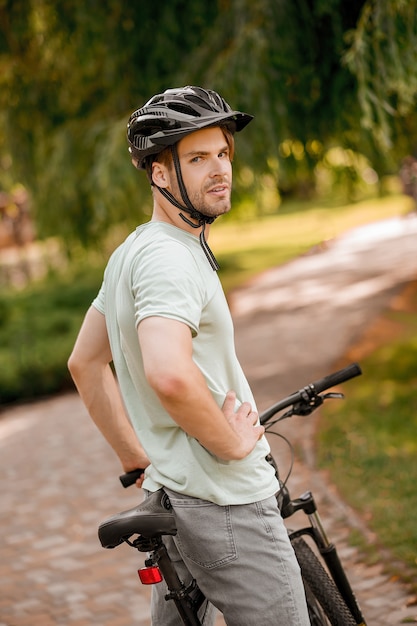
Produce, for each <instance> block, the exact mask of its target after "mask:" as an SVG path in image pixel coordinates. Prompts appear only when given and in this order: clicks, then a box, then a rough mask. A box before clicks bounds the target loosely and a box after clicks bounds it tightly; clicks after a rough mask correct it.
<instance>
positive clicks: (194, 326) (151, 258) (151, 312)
mask: <svg viewBox="0 0 417 626" xmlns="http://www.w3.org/2000/svg"><path fill="white" fill-rule="evenodd" d="M131 281H132V283H131V284H132V293H133V297H134V303H135V322H136V326H137V325H138V324H139V323H140V322H141V321H142V320H143V319H145V318H146V317H152V316H158V317H166V318H169V319H173V320H178V321H180V322H183V323H184V324H187V326H189V327H190V329H191V332H192V334H193V335H194V336H195V335H197V334H198V329H199V324H200V319H201V311H202V308H203V302H204V292H205V289H204V284H203V280H202V277H201V274H200V271H199V269H198V266H197V264H196V262H195V259H194V257H193V255H192V253H191V252H190V250H189V249H188V248H187V247H186V246H184V245H183V244H182V243H180V242H177V241H169V242H167V241H164V242H163V244H162V243H159V244H157V245H155V246H154V247H153V248H152V251H150V250H149V248H148V250H147V252H146V254H141V253H139V254H138V255H137V256H136V257H135V259H134V262H133V264H132V268H131Z"/></svg>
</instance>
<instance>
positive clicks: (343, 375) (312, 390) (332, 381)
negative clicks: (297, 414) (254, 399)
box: [259, 363, 362, 425]
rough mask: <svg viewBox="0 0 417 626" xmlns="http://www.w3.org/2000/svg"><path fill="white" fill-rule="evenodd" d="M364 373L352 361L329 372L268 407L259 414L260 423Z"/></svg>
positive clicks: (264, 422)
mask: <svg viewBox="0 0 417 626" xmlns="http://www.w3.org/2000/svg"><path fill="white" fill-rule="evenodd" d="M360 374H362V370H361V368H360V367H359V365H358V364H357V363H351V364H350V365H348V366H347V367H344V368H343V369H341V370H338V371H337V372H334V373H333V374H329V375H328V376H324V378H320V379H319V380H317V381H316V382H314V383H311V384H310V385H307V386H306V387H303V388H302V389H299V390H298V391H296V392H295V393H292V394H291V395H289V396H287V397H286V398H283V399H282V400H280V401H279V402H277V403H276V404H274V405H273V406H271V407H270V408H269V409H266V411H264V412H263V413H261V415H260V416H259V421H260V423H261V424H262V425H263V424H266V422H268V420H270V419H271V417H273V416H274V415H275V414H276V413H278V411H282V410H283V409H286V408H287V407H289V406H292V405H294V404H296V403H298V402H304V403H309V402H310V401H311V400H312V399H313V398H315V397H317V396H318V395H319V394H320V393H321V392H322V391H325V390H326V389H330V387H334V386H335V385H340V384H341V383H344V382H346V381H347V380H350V379H351V378H354V377H355V376H359V375H360Z"/></svg>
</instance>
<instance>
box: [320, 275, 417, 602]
mask: <svg viewBox="0 0 417 626" xmlns="http://www.w3.org/2000/svg"><path fill="white" fill-rule="evenodd" d="M368 335H369V336H368V337H367V343H370V345H371V346H372V347H371V349H369V348H368V351H367V352H368V353H367V354H365V355H363V356H362V357H360V364H361V367H362V369H363V373H364V375H363V376H361V377H360V378H358V379H356V380H355V384H354V385H352V387H350V388H349V390H348V389H346V395H347V398H348V401H347V402H345V403H334V404H333V405H330V403H329V405H327V406H326V408H325V409H323V410H322V411H321V416H320V425H319V435H318V441H317V451H318V455H317V456H318V462H319V465H320V466H321V467H322V468H326V469H328V470H329V471H330V474H331V477H332V480H333V481H334V482H335V484H336V485H337V486H338V489H339V491H340V493H341V495H342V496H343V498H344V499H345V500H346V501H347V502H349V503H350V504H351V505H352V506H353V507H354V508H355V509H357V510H358V511H359V512H360V514H361V515H362V517H363V518H364V519H365V520H366V523H367V524H368V526H369V527H370V528H371V529H372V530H373V531H375V533H376V535H377V537H378V541H379V542H380V545H381V546H384V547H386V548H389V549H390V551H391V552H392V554H393V559H392V560H389V561H387V562H386V563H387V567H388V569H389V571H391V572H392V573H393V574H395V575H399V576H401V577H403V578H406V579H407V580H410V581H414V588H415V590H417V582H416V581H417V524H416V519H415V514H416V512H417V489H416V482H417V281H416V282H415V283H413V284H411V285H409V286H408V288H407V291H406V292H405V293H404V294H403V296H402V298H401V299H398V300H397V302H396V304H395V308H392V309H389V310H388V311H386V312H385V313H384V315H383V316H382V317H381V318H380V319H379V320H378V321H377V324H374V325H373V327H372V328H371V329H370V331H369V333H368ZM362 345H364V344H363V343H361V341H359V344H358V346H357V347H356V350H357V351H358V353H359V354H360V351H361V346H362ZM354 350H355V349H354ZM355 356H357V355H355V354H354V353H353V357H355ZM362 547H364V546H362ZM366 549H367V551H368V552H369V554H370V557H371V558H372V559H374V560H375V559H376V560H378V559H379V558H380V557H379V551H378V546H369V545H368V546H366ZM404 563H405V564H406V565H407V566H408V571H407V569H406V568H404V565H403V564H404Z"/></svg>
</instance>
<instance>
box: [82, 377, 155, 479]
mask: <svg viewBox="0 0 417 626" xmlns="http://www.w3.org/2000/svg"><path fill="white" fill-rule="evenodd" d="M100 370H101V371H95V370H94V369H93V368H92V367H90V368H87V369H86V371H85V372H84V373H83V374H80V375H79V376H78V377H77V376H75V377H74V382H75V384H76V386H77V389H78V392H79V394H80V396H81V399H82V401H83V403H84V404H85V406H86V408H87V410H88V412H89V414H90V416H91V418H92V420H93V421H94V423H95V424H96V426H97V427H98V429H99V430H100V432H101V433H102V435H103V436H104V437H105V439H106V440H107V442H108V443H109V444H110V446H111V447H112V448H113V450H114V451H115V453H116V454H117V456H118V457H119V459H120V462H121V464H122V467H123V469H124V471H126V472H127V471H130V470H132V469H136V468H138V467H146V466H147V465H148V464H149V461H148V459H147V457H146V454H145V452H144V450H143V448H142V446H141V445H140V442H139V441H138V438H137V436H136V433H135V431H134V430H133V427H132V425H131V423H130V420H129V418H128V417H127V415H126V411H125V408H124V405H123V402H122V399H121V396H120V392H119V387H118V384H117V382H116V380H115V378H114V375H113V372H112V370H111V368H110V366H109V365H106V366H103V367H102V368H100Z"/></svg>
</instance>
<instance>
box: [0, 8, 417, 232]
mask: <svg viewBox="0 0 417 626" xmlns="http://www.w3.org/2000/svg"><path fill="white" fill-rule="evenodd" d="M416 9H417V0H350V1H349V2H346V0H292V2H288V1H287V0H257V1H256V2H253V0H218V1H217V2H205V0H192V1H191V0H170V1H169V2H160V3H159V4H158V6H157V9H156V7H155V3H154V2H151V0H141V2H137V3H134V2H131V1H128V0H101V1H99V0H90V1H89V2H88V3H79V2H77V1H76V0H55V1H53V0H0V104H1V112H0V124H1V130H2V131H3V132H2V133H0V159H1V161H0V164H1V168H0V183H2V184H3V186H7V185H9V184H10V181H11V180H12V179H17V180H18V181H19V182H21V183H23V184H24V185H25V186H26V187H27V188H28V189H30V191H31V193H32V196H33V204H34V206H35V210H36V217H37V222H38V225H39V228H40V232H41V234H50V233H60V234H61V235H63V236H65V237H66V238H67V240H68V238H70V237H71V236H74V235H75V236H76V237H77V238H79V239H81V240H82V241H84V242H89V241H91V240H94V239H95V238H99V237H100V236H101V235H102V234H103V233H104V232H106V230H107V229H108V228H109V227H110V226H111V225H112V224H114V223H117V222H120V221H124V220H129V219H131V220H132V219H135V221H137V219H138V218H139V219H141V218H140V211H141V210H142V216H143V217H142V219H145V215H146V211H147V210H148V209H149V207H147V206H146V201H147V200H146V199H148V198H149V193H148V191H147V190H146V192H145V186H144V183H143V182H141V181H143V178H144V177H140V176H138V174H137V173H136V172H135V170H134V169H133V168H132V166H131V165H130V162H129V159H128V156H127V152H126V142H125V126H126V121H127V119H128V116H129V114H130V113H131V111H132V109H133V108H134V107H135V106H138V105H140V104H143V103H144V102H145V101H146V100H147V99H148V98H149V97H150V96H151V95H152V94H153V93H156V92H158V91H162V90H164V89H165V88H167V87H171V86H173V85H181V84H190V83H195V84H201V85H203V86H205V87H211V88H215V89H218V90H219V91H220V92H221V93H222V94H223V95H224V97H225V98H226V99H227V100H228V101H230V102H231V104H232V105H233V106H234V107H235V108H238V109H241V110H244V111H248V112H250V113H253V114H254V115H255V122H254V123H253V124H251V125H250V126H249V127H248V129H247V130H245V132H244V133H242V135H241V136H239V140H238V141H239V150H238V157H237V160H236V163H235V168H236V173H237V176H236V180H237V181H238V182H239V181H240V182H241V185H242V186H243V187H244V186H245V184H246V185H248V184H249V183H250V181H251V180H254V181H257V180H261V179H262V177H264V176H269V178H272V179H273V180H274V181H275V184H276V185H278V186H279V188H280V191H281V194H285V193H291V192H293V191H294V189H298V191H300V188H302V189H304V190H306V191H309V190H310V189H311V188H312V187H313V186H314V181H315V171H316V166H317V164H319V163H321V162H323V163H326V159H328V154H329V150H330V149H331V148H333V147H335V146H340V147H341V148H342V149H344V150H345V151H347V150H349V151H352V153H358V154H361V155H364V156H365V157H366V158H367V159H368V161H369V163H370V164H371V165H372V167H373V168H374V169H375V170H376V171H377V172H378V173H379V174H380V175H383V174H384V173H386V172H389V171H396V169H398V164H399V162H400V160H401V159H402V158H403V157H404V156H405V155H407V154H410V153H412V152H413V150H414V149H415V146H416V140H417V116H416V114H415V112H414V109H415V101H416V93H417V63H416V60H417V59H416V54H417V46H416V39H417V24H416V16H417V10H416ZM346 153H347V152H346ZM243 164H245V165H246V166H249V167H250V172H249V174H250V175H246V176H245V175H244V174H248V169H247V168H246V169H244V167H243ZM345 169H346V170H347V171H348V172H352V171H353V170H354V167H353V166H349V168H345ZM248 181H249V182H248ZM141 185H142V186H141ZM132 216H134V217H132Z"/></svg>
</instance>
